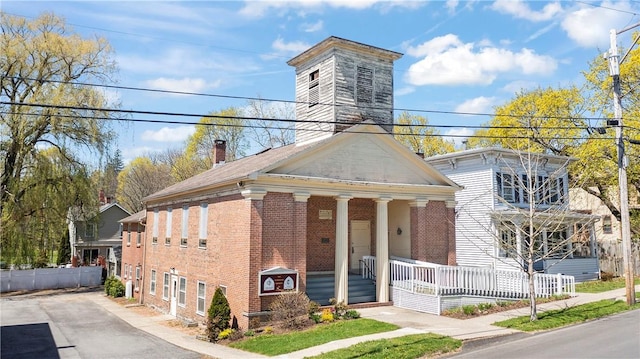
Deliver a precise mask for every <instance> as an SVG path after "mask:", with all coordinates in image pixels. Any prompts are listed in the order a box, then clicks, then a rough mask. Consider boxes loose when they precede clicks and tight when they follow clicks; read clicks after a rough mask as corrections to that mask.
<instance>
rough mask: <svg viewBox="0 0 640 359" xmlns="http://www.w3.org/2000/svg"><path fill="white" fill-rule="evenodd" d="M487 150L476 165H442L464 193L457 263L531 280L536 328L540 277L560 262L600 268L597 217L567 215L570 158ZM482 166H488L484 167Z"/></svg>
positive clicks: (460, 202) (459, 198)
mask: <svg viewBox="0 0 640 359" xmlns="http://www.w3.org/2000/svg"><path fill="white" fill-rule="evenodd" d="M472 151H473V152H472ZM472 151H469V152H470V153H475V152H480V151H479V150H472ZM482 151H483V152H481V153H479V154H477V157H476V158H477V160H476V161H477V162H468V160H465V161H467V162H466V164H460V163H458V162H462V160H456V159H451V157H452V156H448V157H446V158H448V159H447V161H441V162H440V164H441V165H436V167H438V168H444V169H443V172H444V173H445V174H447V175H448V176H449V177H450V178H451V179H452V180H454V181H455V182H457V183H458V184H460V185H462V186H464V187H465V189H463V190H462V191H461V192H460V193H459V194H458V195H456V200H457V202H458V204H457V207H456V212H457V213H456V237H457V238H456V241H457V243H458V244H457V251H458V258H459V259H458V260H459V262H460V263H461V264H462V265H491V266H493V267H494V268H496V269H512V270H518V271H520V272H522V273H525V274H526V277H527V279H528V296H529V300H530V310H531V313H530V319H531V320H532V321H533V320H536V319H537V305H536V297H537V295H538V294H539V292H540V290H539V289H540V288H537V287H536V280H535V277H536V275H537V274H538V273H541V272H545V271H546V272H553V270H551V269H552V268H553V267H554V266H559V265H560V263H561V262H562V261H565V260H572V259H574V257H579V256H585V257H591V258H592V260H591V261H589V263H591V265H593V266H597V258H596V257H595V248H594V238H593V237H592V235H593V233H592V232H591V230H592V225H593V222H594V219H595V217H594V216H591V215H586V214H581V213H575V212H572V211H570V210H569V195H568V188H569V183H568V181H569V180H568V178H569V176H568V173H567V167H568V165H569V163H570V162H571V159H570V158H569V157H565V156H555V155H545V154H539V153H532V152H519V151H513V150H506V149H485V150H482ZM454 155H455V154H454ZM481 160H482V161H483V162H482V163H483V165H482V167H478V163H479V162H480V161H481ZM427 161H430V160H429V159H428V160H427ZM432 163H433V162H432ZM452 163H453V164H454V166H451V165H450V164H452ZM470 163H474V164H473V165H470ZM440 166H441V167H440ZM446 166H450V167H449V169H447V168H446ZM451 167H455V168H453V169H451ZM479 168H482V170H479ZM489 173H491V176H492V177H491V178H490V177H489ZM558 268H559V267H558ZM556 269H557V268H556Z"/></svg>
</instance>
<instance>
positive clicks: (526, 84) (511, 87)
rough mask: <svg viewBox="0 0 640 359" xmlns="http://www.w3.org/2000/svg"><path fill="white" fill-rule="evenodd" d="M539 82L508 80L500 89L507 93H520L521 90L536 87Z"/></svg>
mask: <svg viewBox="0 0 640 359" xmlns="http://www.w3.org/2000/svg"><path fill="white" fill-rule="evenodd" d="M539 85H540V84H539V83H538V82H535V81H513V82H510V83H508V84H506V85H505V86H504V87H503V88H502V91H504V92H506V93H508V94H516V93H520V92H522V91H523V90H528V89H533V88H536V87H538V86H539Z"/></svg>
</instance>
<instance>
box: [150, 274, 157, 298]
mask: <svg viewBox="0 0 640 359" xmlns="http://www.w3.org/2000/svg"><path fill="white" fill-rule="evenodd" d="M149 294H151V295H156V270H155V269H152V270H151V281H150V282H149Z"/></svg>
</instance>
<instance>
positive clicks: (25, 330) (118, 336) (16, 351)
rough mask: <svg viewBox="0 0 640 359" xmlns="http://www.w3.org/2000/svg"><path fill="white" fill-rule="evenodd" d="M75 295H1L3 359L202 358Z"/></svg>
mask: <svg viewBox="0 0 640 359" xmlns="http://www.w3.org/2000/svg"><path fill="white" fill-rule="evenodd" d="M82 298H83V297H82V296H81V295H80V296H79V295H74V294H58V295H50V296H38V297H30V296H20V297H6V298H5V297H3V298H1V299H0V324H1V333H0V338H1V343H0V357H1V358H2V359H21V358H25V359H27V358H28V359H32V358H38V359H48V358H52V359H57V358H64V359H66V358H82V359H85V358H86V359H93V358H105V359H106V358H118V359H121V358H154V359H162V358H172V359H173V358H176V359H183V358H184V359H191V358H193V359H196V358H202V356H201V355H200V354H198V353H194V352H191V351H188V350H185V349H182V348H180V347H177V346H175V345H173V344H169V343H167V342H165V341H163V340H160V339H158V338H156V337H154V336H152V335H149V334H147V333H145V332H143V331H141V330H138V329H136V328H134V327H132V326H131V325H129V324H127V323H126V322H124V321H122V320H121V319H120V318H118V317H116V316H114V315H113V314H111V313H109V312H107V311H105V310H104V309H103V308H102V307H100V306H98V305H96V304H95V303H93V302H91V301H88V300H83V299H82Z"/></svg>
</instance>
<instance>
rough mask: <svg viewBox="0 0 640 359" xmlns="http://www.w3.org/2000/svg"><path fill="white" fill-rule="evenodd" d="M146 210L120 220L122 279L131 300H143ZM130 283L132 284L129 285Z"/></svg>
mask: <svg viewBox="0 0 640 359" xmlns="http://www.w3.org/2000/svg"><path fill="white" fill-rule="evenodd" d="M146 219H147V213H146V211H145V210H142V211H140V212H136V213H134V214H132V215H130V216H129V217H126V218H123V219H121V220H120V223H121V225H122V248H121V253H122V254H121V256H122V257H121V258H120V259H119V263H120V265H121V270H120V279H121V280H122V282H123V283H124V284H125V286H126V287H128V286H130V288H127V289H128V290H127V293H126V294H127V295H129V296H130V297H131V298H136V299H139V300H140V299H141V296H140V294H141V291H142V284H143V282H142V265H143V263H144V246H145V243H146V240H145V237H146V231H145V221H146ZM128 282H130V283H131V284H130V285H129V284H127V283H128Z"/></svg>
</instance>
